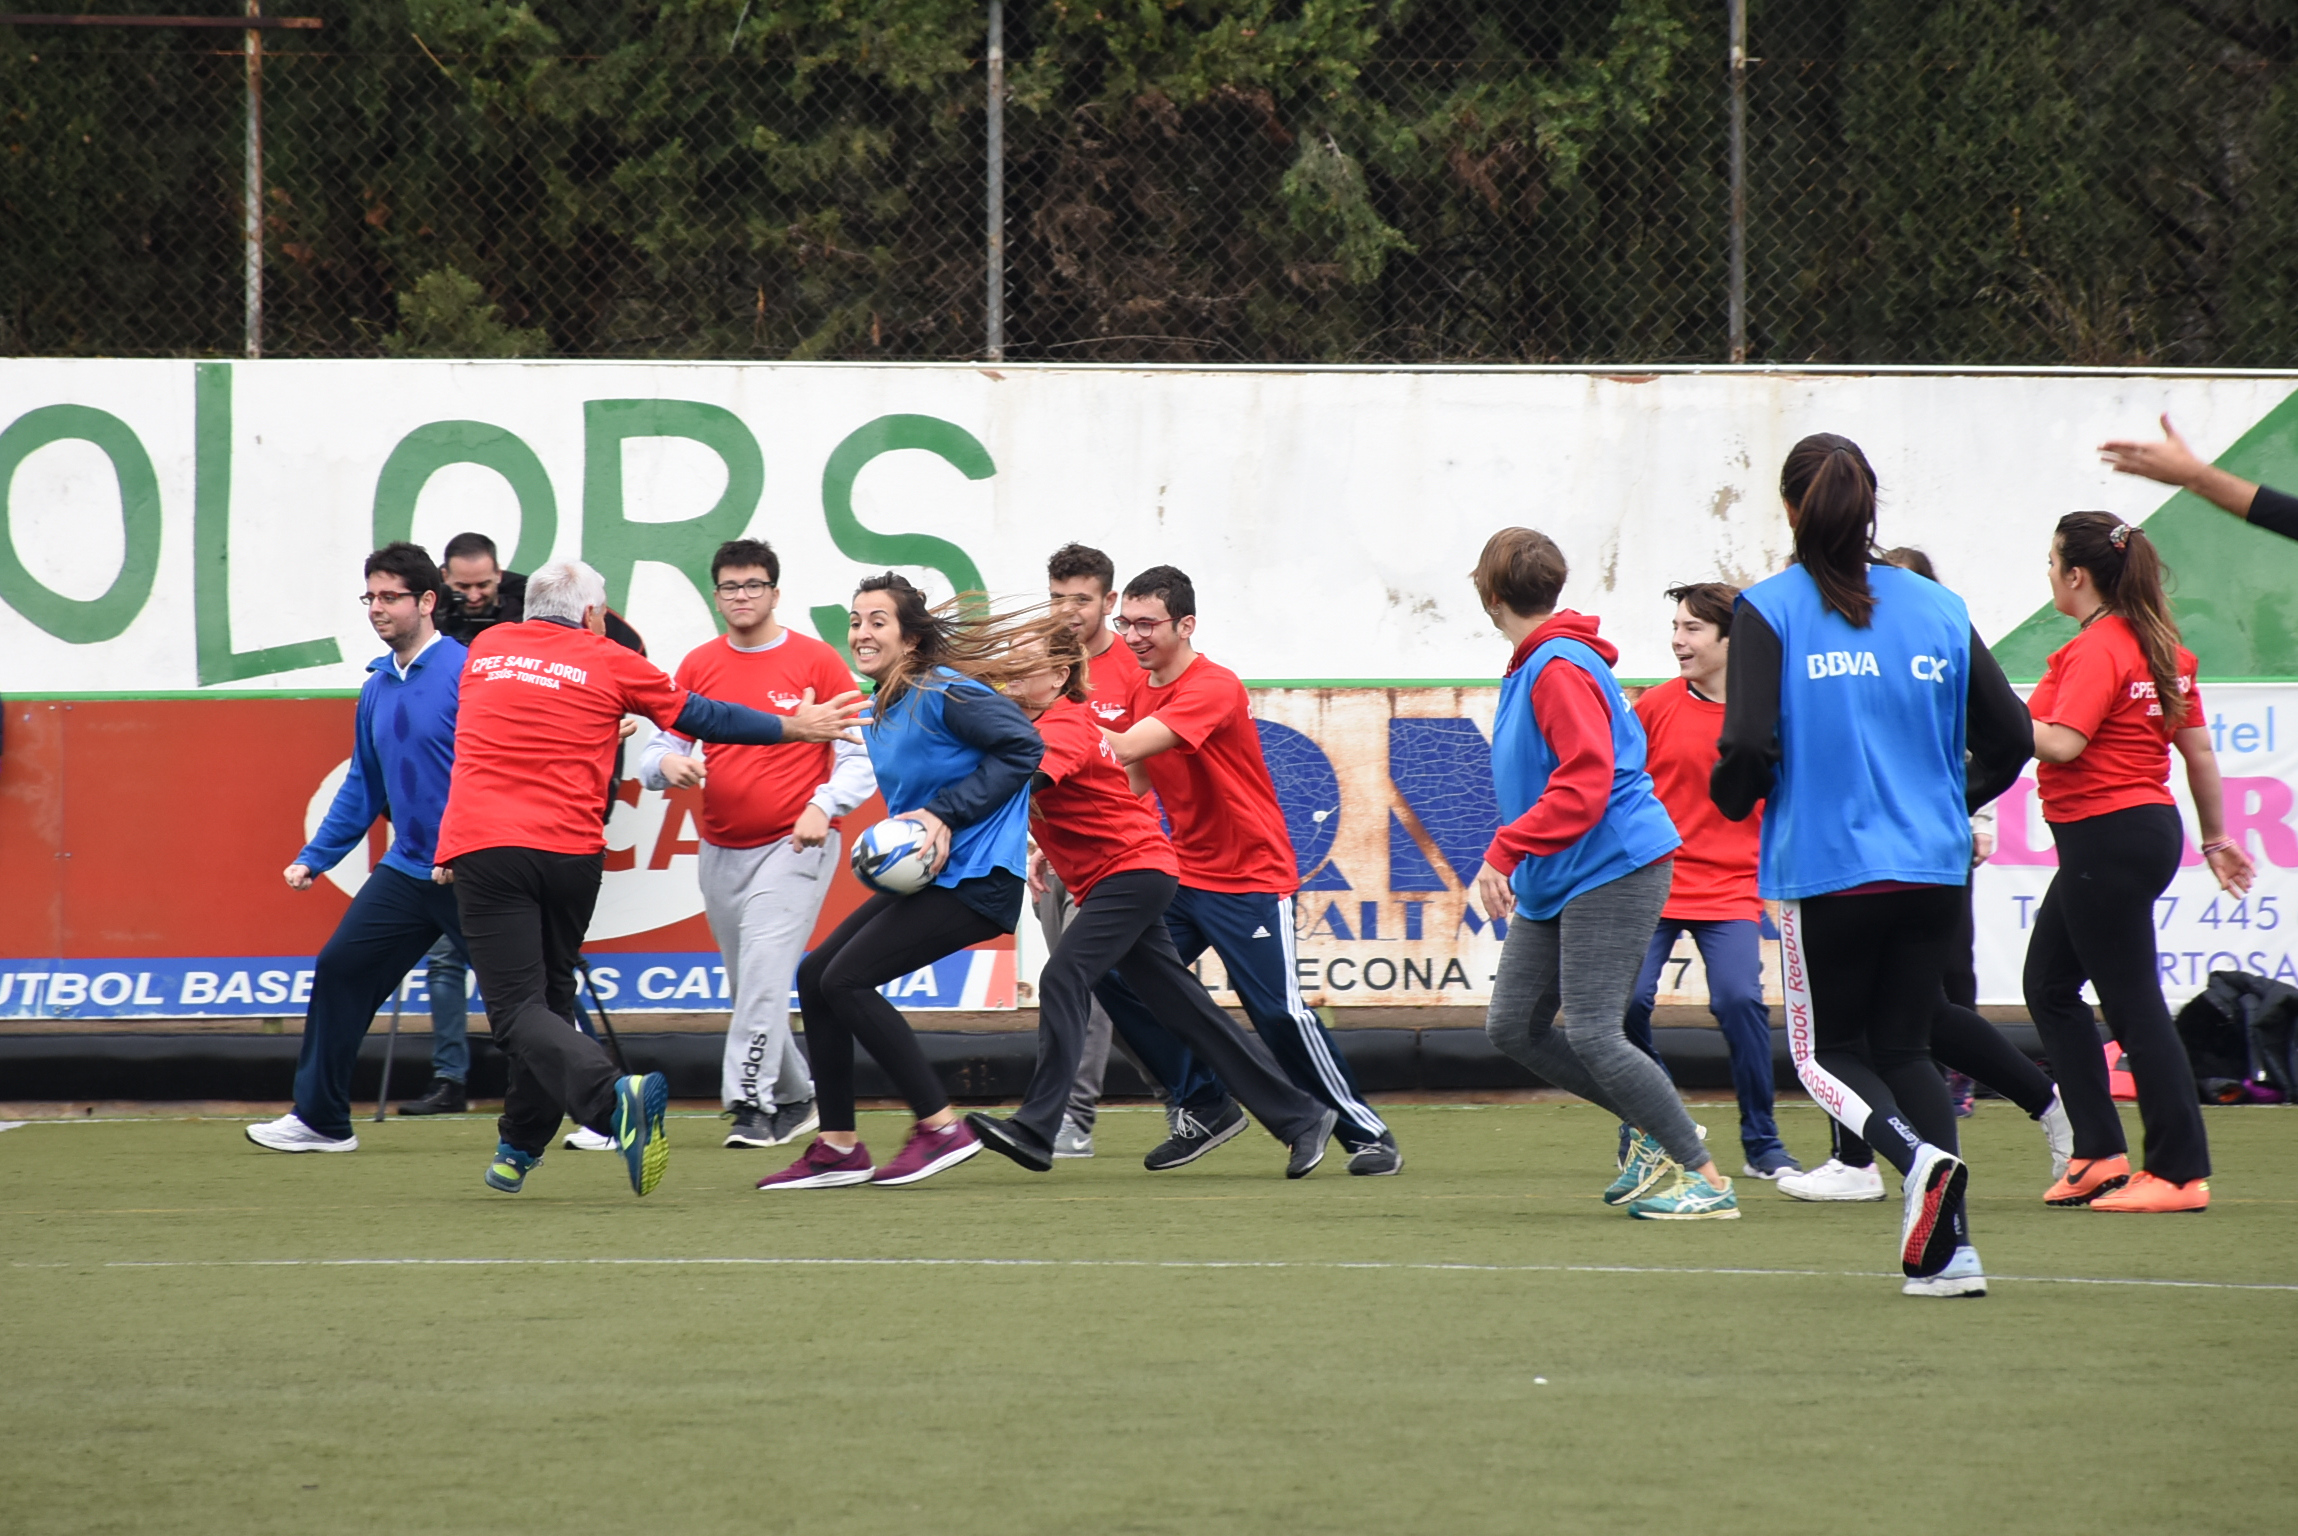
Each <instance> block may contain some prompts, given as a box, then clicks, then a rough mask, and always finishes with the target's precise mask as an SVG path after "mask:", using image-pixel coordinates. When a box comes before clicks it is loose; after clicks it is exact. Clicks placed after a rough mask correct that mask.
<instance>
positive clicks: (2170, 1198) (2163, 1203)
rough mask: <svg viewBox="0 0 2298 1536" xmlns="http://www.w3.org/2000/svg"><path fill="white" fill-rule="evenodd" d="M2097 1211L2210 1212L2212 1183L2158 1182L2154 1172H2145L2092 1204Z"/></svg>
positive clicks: (2159, 1180) (2197, 1181) (2190, 1181)
mask: <svg viewBox="0 0 2298 1536" xmlns="http://www.w3.org/2000/svg"><path fill="white" fill-rule="evenodd" d="M2091 1209H2092V1210H2094V1211H2138V1212H2141V1213H2145V1214H2153V1213H2155V1212H2161V1211H2207V1210H2209V1209H2210V1181H2209V1180H2208V1179H2189V1180H2187V1181H2186V1182H2185V1183H2184V1184H2173V1183H2171V1182H2170V1180H2168V1179H2158V1178H2156V1177H2155V1176H2154V1175H2153V1174H2151V1173H2142V1174H2140V1175H2139V1176H2138V1177H2137V1178H2135V1179H2132V1180H2131V1181H2130V1182H2129V1183H2128V1184H2125V1185H2124V1186H2123V1187H2122V1188H2120V1189H2118V1190H2116V1191H2114V1192H2113V1193H2112V1194H2105V1195H2101V1196H2099V1197H2098V1198H2097V1199H2096V1200H2093V1201H2092V1202H2091Z"/></svg>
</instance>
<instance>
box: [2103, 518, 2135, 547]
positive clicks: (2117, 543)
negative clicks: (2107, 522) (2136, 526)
mask: <svg viewBox="0 0 2298 1536" xmlns="http://www.w3.org/2000/svg"><path fill="white" fill-rule="evenodd" d="M2131 533H2132V529H2131V526H2130V524H2128V523H2117V524H2115V525H2114V528H2113V530H2112V531H2110V532H2109V533H2108V534H2107V542H2108V543H2109V544H2112V545H2113V546H2114V547H2115V549H2116V550H2117V551H2118V552H2119V551H2122V550H2124V549H2127V548H2129V547H2130V536H2131Z"/></svg>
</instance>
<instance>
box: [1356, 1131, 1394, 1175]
mask: <svg viewBox="0 0 2298 1536" xmlns="http://www.w3.org/2000/svg"><path fill="white" fill-rule="evenodd" d="M1348 1171H1349V1172H1351V1173H1353V1174H1355V1175H1357V1176H1358V1177H1359V1178H1378V1177H1379V1176H1381V1175H1382V1174H1387V1173H1402V1172H1403V1171H1404V1154H1403V1153H1402V1152H1399V1151H1397V1150H1396V1132H1394V1131H1382V1132H1381V1133H1380V1140H1378V1141H1373V1142H1367V1143H1366V1144H1365V1145H1363V1146H1361V1147H1358V1148H1357V1149H1356V1150H1355V1151H1353V1152H1351V1153H1350V1154H1349V1155H1348Z"/></svg>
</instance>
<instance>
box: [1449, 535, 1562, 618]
mask: <svg viewBox="0 0 2298 1536" xmlns="http://www.w3.org/2000/svg"><path fill="white" fill-rule="evenodd" d="M1571 574H1572V568H1571V567H1570V566H1569V565H1567V564H1565V562H1564V551H1562V550H1560V549H1558V548H1557V547H1556V541H1555V540H1554V539H1551V538H1550V537H1548V535H1546V534H1544V533H1540V532H1537V531H1535V530H1533V529H1530V528H1503V529H1501V530H1500V531H1499V532H1498V533H1496V534H1494V535H1493V536H1492V537H1491V538H1489V539H1486V540H1485V541H1484V553H1483V554H1481V555H1478V556H1477V557H1476V569H1475V570H1473V571H1471V572H1469V573H1468V579H1469V580H1470V581H1473V582H1475V583H1476V598H1477V601H1479V602H1481V603H1482V604H1484V606H1485V608H1486V609H1487V610H1490V609H1492V608H1494V607H1497V606H1501V605H1505V606H1506V607H1507V609H1508V611H1509V612H1510V613H1513V614H1515V615H1516V616H1517V617H1518V618H1520V619H1528V618H1530V617H1531V616H1532V615H1533V614H1536V613H1550V612H1553V611H1554V610H1555V607H1556V597H1557V594H1559V593H1561V592H1562V591H1563V590H1564V580H1565V578H1566V577H1568V576H1570V575H1571Z"/></svg>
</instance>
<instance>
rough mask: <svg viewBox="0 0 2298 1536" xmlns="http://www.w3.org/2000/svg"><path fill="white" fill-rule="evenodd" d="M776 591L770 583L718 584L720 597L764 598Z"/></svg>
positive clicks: (737, 582)
mask: <svg viewBox="0 0 2298 1536" xmlns="http://www.w3.org/2000/svg"><path fill="white" fill-rule="evenodd" d="M773 590H774V583H772V582H770V581H722V582H720V583H719V584H718V595H719V596H720V597H764V596H765V595H766V594H767V593H769V592H771V591H773Z"/></svg>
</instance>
